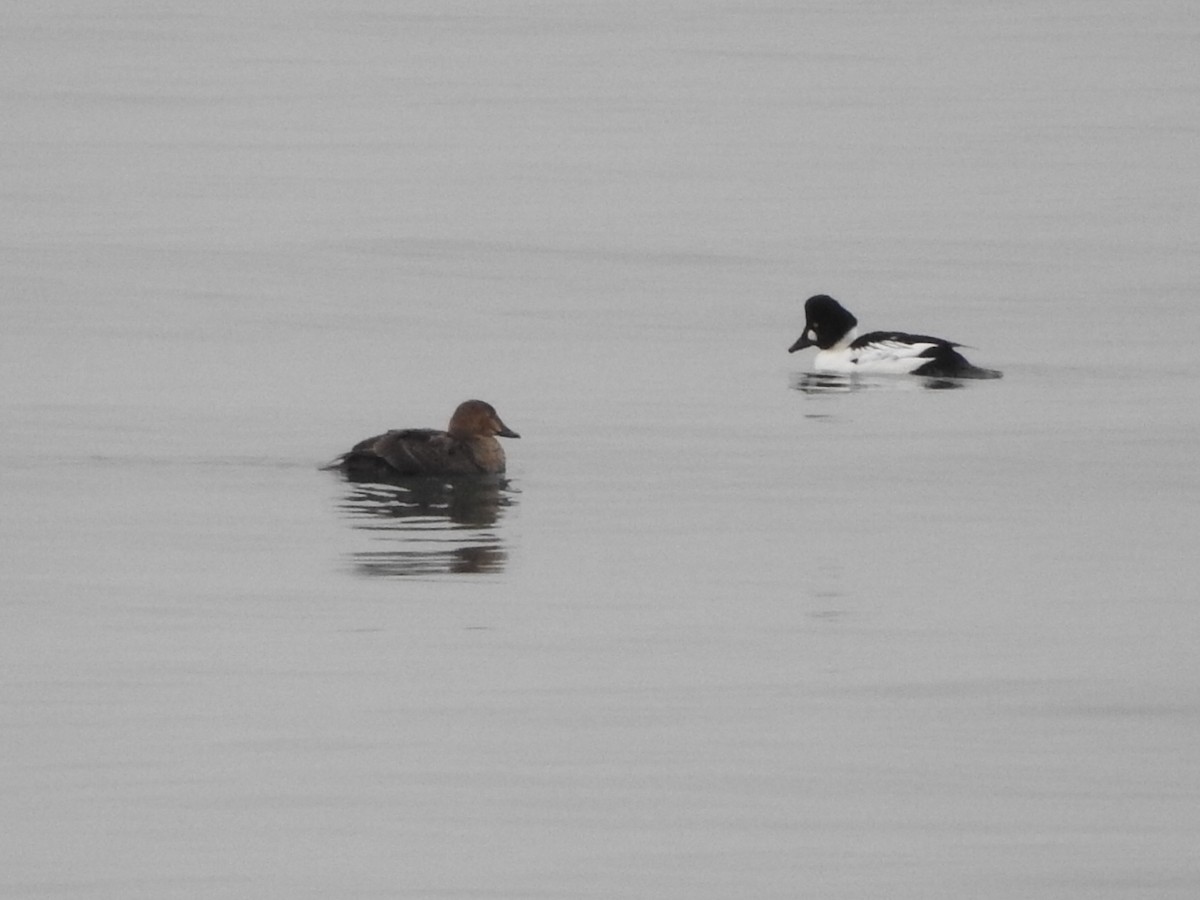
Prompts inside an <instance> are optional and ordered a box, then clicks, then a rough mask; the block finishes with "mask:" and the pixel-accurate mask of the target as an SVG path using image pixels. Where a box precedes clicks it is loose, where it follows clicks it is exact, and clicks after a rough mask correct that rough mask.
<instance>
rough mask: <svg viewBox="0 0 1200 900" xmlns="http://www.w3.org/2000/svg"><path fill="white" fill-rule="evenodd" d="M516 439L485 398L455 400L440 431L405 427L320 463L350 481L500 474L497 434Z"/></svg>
mask: <svg viewBox="0 0 1200 900" xmlns="http://www.w3.org/2000/svg"><path fill="white" fill-rule="evenodd" d="M497 436H498V437H507V438H518V437H520V435H519V434H517V433H516V432H515V431H513V430H512V429H511V428H509V427H508V426H507V425H505V424H504V422H502V421H501V420H500V416H498V415H497V414H496V410H495V409H494V408H493V407H492V405H491V404H490V403H484V402H483V401H482V400H467V401H466V402H464V403H460V404H459V406H458V409H456V410H454V415H453V416H451V417H450V425H449V427H448V428H447V429H446V430H445V431H438V430H436V429H433V428H404V429H400V430H395V431H389V432H386V433H385V434H377V435H375V436H374V437H369V438H366V439H365V440H362V441H359V442H358V443H357V444H355V445H354V446H353V447H352V448H351V449H350V451H349V452H348V453H344V454H342V455H341V456H339V457H338V458H337V459H335V460H334V461H333V462H332V463H330V464H329V465H328V466H326V467H325V468H327V469H338V470H340V471H341V472H342V473H343V474H344V475H345V476H346V477H347V478H349V479H350V480H351V481H383V482H387V481H388V480H389V479H392V478H398V477H407V476H419V475H430V476H454V475H499V474H502V473H503V472H504V462H505V460H504V448H503V447H501V446H500V442H499V441H498V440H496V437H497Z"/></svg>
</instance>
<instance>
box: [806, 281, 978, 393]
mask: <svg viewBox="0 0 1200 900" xmlns="http://www.w3.org/2000/svg"><path fill="white" fill-rule="evenodd" d="M804 316H805V322H804V333H803V334H801V335H800V337H799V338H798V339H797V341H796V343H794V344H792V346H791V347H789V348H788V353H795V352H796V351H797V350H803V349H804V348H805V347H813V346H816V347H817V348H819V349H818V350H817V356H816V358H815V359H814V360H813V368H814V370H815V371H817V372H833V373H838V374H852V373H854V372H862V373H864V374H867V373H871V374H883V375H928V376H931V377H934V378H999V377H1000V373H999V372H997V371H996V370H995V369H981V368H979V367H978V366H973V365H971V364H970V363H969V362H967V360H966V358H965V357H964V356H963V355H962V354H961V353H959V352H958V351H957V350H956V349H955V348H956V347H960V346H962V345H961V344H955V343H953V342H951V341H947V340H943V339H942V338H935V337H929V335H925V334H905V333H903V332H900V331H872V332H870V333H868V334H864V335H862V336H861V337H860V336H859V334H858V319H856V318H854V316H853V315H852V314H851V313H850V311H849V310H847V309H846V308H845V307H844V306H842V304H840V303H838V302H837V301H836V300H834V299H833V298H832V297H830V296H828V295H827V294H817V295H816V296H815V297H809V298H808V299H807V300H806V301H804Z"/></svg>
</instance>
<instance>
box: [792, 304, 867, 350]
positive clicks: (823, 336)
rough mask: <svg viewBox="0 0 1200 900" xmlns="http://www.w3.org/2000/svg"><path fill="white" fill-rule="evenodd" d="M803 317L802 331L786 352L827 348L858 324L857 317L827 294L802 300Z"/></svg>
mask: <svg viewBox="0 0 1200 900" xmlns="http://www.w3.org/2000/svg"><path fill="white" fill-rule="evenodd" d="M804 319H805V321H804V333H803V334H802V335H800V337H799V338H798V339H797V340H796V343H794V344H792V346H790V347H788V353H795V352H796V351H797V350H803V349H804V348H805V347H812V346H817V347H820V348H821V349H822V350H828V349H829V348H830V347H832V346H833V345H834V344H836V343H837V342H838V341H840V340H841V339H842V338H843V337H845V336H846V333H847V332H849V331H850V329H851V328H853V327H854V326H856V325H857V324H858V319H856V318H854V316H853V315H851V314H850V312H849V311H848V310H847V309H846V308H845V307H844V306H842V304H840V303H838V302H837V301H836V300H834V299H833V298H832V297H830V296H829V295H828V294H817V295H816V296H813V297H809V298H808V299H807V300H805V301H804Z"/></svg>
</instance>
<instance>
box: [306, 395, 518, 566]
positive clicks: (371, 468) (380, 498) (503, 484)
mask: <svg viewBox="0 0 1200 900" xmlns="http://www.w3.org/2000/svg"><path fill="white" fill-rule="evenodd" d="M497 436H500V437H512V438H515V437H519V435H518V434H517V433H516V432H514V431H512V430H511V429H510V428H509V427H508V426H507V425H505V424H504V422H502V421H501V420H500V417H499V416H498V415H497V414H496V410H495V409H494V408H493V407H492V406H491V405H490V404H487V403H484V402H483V401H482V400H468V401H466V402H465V403H462V404H460V405H459V407H458V409H456V410H455V412H454V415H453V417H451V419H450V427H449V428H448V429H447V430H446V431H436V430H433V429H418V428H410V429H401V430H395V431H389V432H386V433H384V434H381V435H376V436H375V437H371V438H367V439H366V440H363V441H360V442H359V443H358V444H356V445H355V446H354V447H353V448H352V449H351V450H350V451H348V452H347V453H345V454H343V455H342V456H340V457H338V458H337V459H336V460H334V461H333V462H332V463H331V464H330V465H328V466H326V468H327V469H336V470H338V471H340V472H341V473H342V474H343V475H344V476H345V477H346V479H347V480H348V481H350V482H351V483H352V487H351V488H350V489H349V491H348V493H347V495H346V497H345V499H344V500H343V501H342V503H341V509H342V511H343V512H344V513H346V514H347V515H348V516H349V517H350V518H351V520H352V521H353V523H354V526H355V527H356V528H358V529H361V530H363V531H367V532H370V533H371V536H372V538H373V539H374V540H377V541H388V542H389V543H390V542H395V543H396V546H394V547H389V548H388V549H384V550H371V551H360V552H356V553H354V554H353V560H354V567H355V569H356V570H357V571H358V572H360V573H362V574H366V575H375V576H400V575H433V574H438V573H452V574H466V573H489V572H498V571H500V570H502V569H503V568H504V564H505V562H506V560H507V557H508V554H507V551H506V549H505V547H504V543H503V542H502V541H501V539H500V537H499V535H498V534H497V530H496V529H497V526H498V525H499V523H500V522H501V521H502V519H503V516H504V513H505V512H506V511H507V509H508V508H510V507H511V505H512V504H513V502H514V500H513V496H514V492H513V491H512V490H511V489H510V488H509V483H508V481H507V480H506V479H505V478H504V477H503V472H504V469H505V457H504V450H503V448H502V447H501V446H500V443H499V442H498V441H497V440H496V437H497Z"/></svg>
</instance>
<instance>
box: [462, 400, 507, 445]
mask: <svg viewBox="0 0 1200 900" xmlns="http://www.w3.org/2000/svg"><path fill="white" fill-rule="evenodd" d="M446 430H447V431H449V432H450V433H451V434H452V435H454V436H455V437H456V438H461V439H467V438H477V437H492V436H493V435H494V436H497V437H509V438H519V437H520V435H519V434H517V433H516V432H515V431H513V430H512V429H511V428H509V427H508V426H507V425H505V424H504V423H503V422H502V421H501V420H500V417H499V416H498V415H496V410H495V408H494V407H493V406H492V404H490V403H484V402H483V401H482V400H467V401H465V402H464V403H460V404H458V409H456V410H455V411H454V415H452V416H451V417H450V427H449V428H447V429H446Z"/></svg>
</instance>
